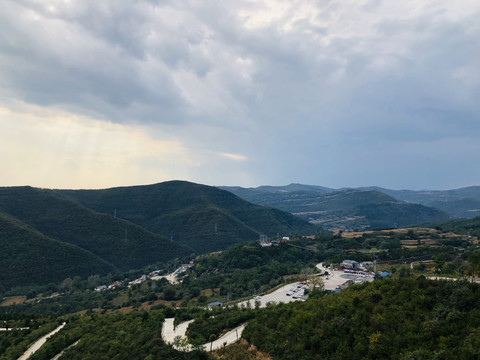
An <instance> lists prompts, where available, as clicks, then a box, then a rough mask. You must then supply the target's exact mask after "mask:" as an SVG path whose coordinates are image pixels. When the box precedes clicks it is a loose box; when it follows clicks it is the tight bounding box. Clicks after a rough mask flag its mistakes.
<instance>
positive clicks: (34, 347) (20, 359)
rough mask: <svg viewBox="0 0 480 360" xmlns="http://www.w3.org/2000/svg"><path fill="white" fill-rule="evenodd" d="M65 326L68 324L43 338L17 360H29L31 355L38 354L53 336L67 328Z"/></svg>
mask: <svg viewBox="0 0 480 360" xmlns="http://www.w3.org/2000/svg"><path fill="white" fill-rule="evenodd" d="M65 324H66V323H63V324H62V325H60V326H59V327H57V328H56V329H55V330H53V331H51V332H49V333H48V334H47V335H45V336H42V337H41V338H40V339H38V340H37V341H36V342H35V343H34V344H33V345H32V346H30V347H29V348H28V349H27V351H25V353H24V354H23V355H22V356H20V357H19V358H18V359H17V360H27V359H28V358H29V357H30V355H32V354H33V353H34V352H36V351H37V350H38V349H40V348H41V347H42V345H43V344H45V343H46V342H47V340H48V339H49V338H50V337H52V336H53V335H55V334H56V333H58V332H59V331H60V330H62V329H63V327H64V326H65Z"/></svg>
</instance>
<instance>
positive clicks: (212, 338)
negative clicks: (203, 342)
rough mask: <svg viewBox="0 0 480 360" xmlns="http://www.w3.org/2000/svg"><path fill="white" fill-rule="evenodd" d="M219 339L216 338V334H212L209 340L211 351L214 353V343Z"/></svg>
mask: <svg viewBox="0 0 480 360" xmlns="http://www.w3.org/2000/svg"><path fill="white" fill-rule="evenodd" d="M216 338H217V337H216V336H215V334H211V335H210V337H209V338H208V341H209V342H210V351H212V346H213V342H214V341H215V339H216Z"/></svg>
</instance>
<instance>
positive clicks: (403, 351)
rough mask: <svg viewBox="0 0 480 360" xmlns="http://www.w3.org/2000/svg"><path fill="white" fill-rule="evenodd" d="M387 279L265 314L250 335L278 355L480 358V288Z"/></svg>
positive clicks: (252, 326)
mask: <svg viewBox="0 0 480 360" xmlns="http://www.w3.org/2000/svg"><path fill="white" fill-rule="evenodd" d="M479 290H480V289H479V286H478V284H471V283H468V282H466V281H448V282H447V281H428V280H426V279H425V278H423V277H422V278H419V279H418V280H413V279H400V280H394V279H385V280H382V281H374V282H373V283H366V284H363V285H355V286H350V287H349V288H348V289H346V290H344V291H342V292H341V293H339V294H331V295H326V296H323V297H321V298H315V299H309V300H308V301H306V302H304V303H291V304H284V305H280V306H270V307H267V308H265V309H262V310H261V311H259V312H258V314H257V316H256V317H255V318H254V319H253V320H251V321H250V322H249V324H248V325H247V327H246V328H245V330H244V332H243V335H242V337H244V338H246V339H247V340H248V341H249V342H250V343H253V345H255V346H256V347H257V348H258V349H259V350H260V351H263V352H266V353H268V354H269V355H270V356H272V358H274V359H399V360H400V359H478V357H479V355H480V347H479V340H478V339H479V338H478V336H479V334H480V317H479V316H478V313H479V311H480V307H479V303H480V302H479V301H480V291H479Z"/></svg>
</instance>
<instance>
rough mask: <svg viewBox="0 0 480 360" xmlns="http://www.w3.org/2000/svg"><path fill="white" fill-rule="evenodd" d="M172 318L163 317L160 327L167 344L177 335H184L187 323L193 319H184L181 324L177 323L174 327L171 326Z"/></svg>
mask: <svg viewBox="0 0 480 360" xmlns="http://www.w3.org/2000/svg"><path fill="white" fill-rule="evenodd" d="M174 320H175V319H174V318H168V319H165V322H164V323H163V327H162V338H163V340H164V341H165V342H166V343H167V344H172V343H173V341H174V340H175V338H176V337H177V336H180V337H185V333H186V332H187V328H188V325H189V324H190V323H191V322H192V321H193V320H188V321H185V322H183V323H181V324H178V326H177V327H176V328H174V326H173V321H174Z"/></svg>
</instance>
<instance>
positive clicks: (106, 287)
mask: <svg viewBox="0 0 480 360" xmlns="http://www.w3.org/2000/svg"><path fill="white" fill-rule="evenodd" d="M122 286H123V282H121V281H115V282H114V283H111V284H110V285H100V286H97V287H96V288H95V289H94V291H96V292H101V291H106V290H114V289H116V288H118V287H122Z"/></svg>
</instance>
